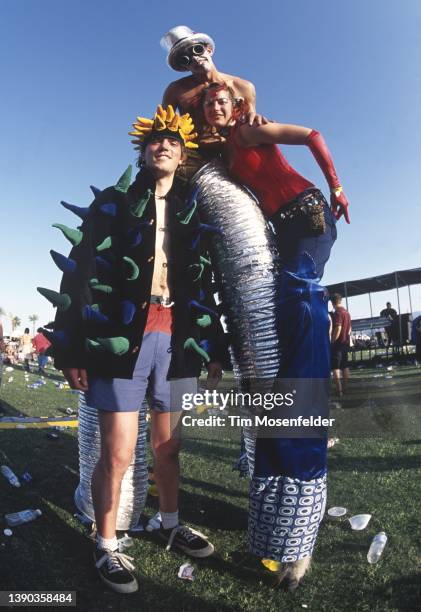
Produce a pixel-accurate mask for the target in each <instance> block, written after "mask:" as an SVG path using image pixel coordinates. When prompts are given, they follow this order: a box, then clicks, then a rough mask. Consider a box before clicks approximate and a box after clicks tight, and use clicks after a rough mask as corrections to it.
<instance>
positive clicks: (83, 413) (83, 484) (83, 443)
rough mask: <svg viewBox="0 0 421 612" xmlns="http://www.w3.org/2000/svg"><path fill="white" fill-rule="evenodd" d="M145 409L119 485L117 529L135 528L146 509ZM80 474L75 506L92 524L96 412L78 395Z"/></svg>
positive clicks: (97, 441)
mask: <svg viewBox="0 0 421 612" xmlns="http://www.w3.org/2000/svg"><path fill="white" fill-rule="evenodd" d="M146 408H147V406H145V403H144V404H142V408H141V409H140V411H139V433H138V437H137V443H136V448H135V451H134V453H133V460H132V463H131V464H130V466H129V468H128V470H127V471H126V473H125V475H124V478H123V481H122V483H121V494H120V505H119V508H118V513H117V529H118V530H125V529H130V528H131V527H134V526H135V525H137V523H138V521H139V517H140V514H141V512H142V510H143V508H144V506H145V501H146V495H147V489H148V467H147V459H146V447H147V444H146ZM78 439H79V473H80V482H79V485H78V487H77V489H76V491H75V496H74V498H75V504H76V506H77V508H78V509H79V511H80V512H82V513H83V514H85V515H86V516H87V517H89V518H90V519H91V520H95V515H94V508H93V503H92V493H91V479H92V473H93V471H94V467H95V465H96V463H97V461H98V459H99V455H100V451H101V438H100V433H99V424H98V411H97V410H96V409H95V408H92V407H91V406H88V405H87V404H86V402H85V396H84V394H83V393H80V394H79V433H78Z"/></svg>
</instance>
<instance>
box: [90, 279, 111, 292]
mask: <svg viewBox="0 0 421 612" xmlns="http://www.w3.org/2000/svg"><path fill="white" fill-rule="evenodd" d="M89 286H90V288H91V289H95V291H102V292H103V293H113V292H114V289H113V287H111V285H102V284H101V283H100V282H99V280H98V279H97V278H91V280H90V281H89Z"/></svg>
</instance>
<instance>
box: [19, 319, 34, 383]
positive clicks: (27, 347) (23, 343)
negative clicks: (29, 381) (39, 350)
mask: <svg viewBox="0 0 421 612" xmlns="http://www.w3.org/2000/svg"><path fill="white" fill-rule="evenodd" d="M20 351H21V353H22V356H23V364H24V368H25V370H26V371H27V372H29V361H30V359H31V357H32V351H33V347H32V336H31V334H30V333H29V327H25V331H24V333H23V335H22V336H21V338H20Z"/></svg>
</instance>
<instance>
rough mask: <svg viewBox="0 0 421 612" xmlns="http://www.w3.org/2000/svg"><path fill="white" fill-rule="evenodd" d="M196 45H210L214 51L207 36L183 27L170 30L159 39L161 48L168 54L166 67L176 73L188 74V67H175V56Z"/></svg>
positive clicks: (211, 42)
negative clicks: (169, 67)
mask: <svg viewBox="0 0 421 612" xmlns="http://www.w3.org/2000/svg"><path fill="white" fill-rule="evenodd" d="M196 43H204V44H205V45H210V46H211V47H212V51H215V43H214V41H213V40H212V38H211V37H210V36H208V35H207V34H203V32H193V30H191V29H190V28H188V27H187V26H183V25H181V26H176V27H175V28H171V30H169V31H168V32H167V33H166V34H164V36H163V37H162V38H161V47H162V48H163V49H164V50H165V51H167V52H168V56H167V63H168V65H169V66H171V68H173V70H177V71H178V72H188V71H189V69H188V67H185V68H181V67H180V66H178V65H177V61H176V60H177V55H178V54H179V53H180V52H183V51H184V50H185V49H186V48H189V47H191V46H192V45H194V44H196Z"/></svg>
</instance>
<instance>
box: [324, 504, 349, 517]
mask: <svg viewBox="0 0 421 612" xmlns="http://www.w3.org/2000/svg"><path fill="white" fill-rule="evenodd" d="M327 513H328V515H329V516H332V517H333V518H339V517H340V516H345V514H346V508H343V507H342V506H333V507H332V508H329V510H328V511H327Z"/></svg>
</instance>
